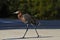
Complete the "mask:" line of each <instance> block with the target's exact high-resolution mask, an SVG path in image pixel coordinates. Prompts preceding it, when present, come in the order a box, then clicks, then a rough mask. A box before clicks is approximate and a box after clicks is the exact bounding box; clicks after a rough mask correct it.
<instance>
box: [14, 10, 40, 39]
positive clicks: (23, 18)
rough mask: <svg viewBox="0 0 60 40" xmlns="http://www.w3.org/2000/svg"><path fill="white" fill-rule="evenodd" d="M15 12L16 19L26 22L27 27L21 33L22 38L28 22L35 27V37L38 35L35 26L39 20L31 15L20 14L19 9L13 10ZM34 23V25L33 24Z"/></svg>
mask: <svg viewBox="0 0 60 40" xmlns="http://www.w3.org/2000/svg"><path fill="white" fill-rule="evenodd" d="M14 13H15V14H18V19H19V20H21V21H22V22H23V23H25V24H27V25H26V26H27V29H26V32H25V33H24V35H23V38H24V37H25V35H26V33H27V31H28V26H29V24H31V25H32V26H33V27H34V28H35V31H36V34H37V37H39V34H38V32H37V30H36V27H37V26H38V25H39V24H40V23H39V22H37V21H36V20H35V19H34V18H33V17H32V16H30V15H29V14H22V12H21V11H19V10H18V11H16V12H14ZM34 25H35V26H34Z"/></svg>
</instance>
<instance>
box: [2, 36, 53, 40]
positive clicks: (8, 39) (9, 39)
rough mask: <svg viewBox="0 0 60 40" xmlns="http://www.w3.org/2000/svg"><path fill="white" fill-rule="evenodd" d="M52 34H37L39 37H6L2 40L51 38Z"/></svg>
mask: <svg viewBox="0 0 60 40" xmlns="http://www.w3.org/2000/svg"><path fill="white" fill-rule="evenodd" d="M51 37H53V36H39V37H24V38H22V37H20V38H7V39H3V40H17V39H31V38H51Z"/></svg>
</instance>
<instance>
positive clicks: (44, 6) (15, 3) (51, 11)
mask: <svg viewBox="0 0 60 40" xmlns="http://www.w3.org/2000/svg"><path fill="white" fill-rule="evenodd" d="M18 9H19V10H21V11H22V12H23V13H24V14H25V13H28V14H30V15H32V16H34V17H35V18H37V19H40V20H57V19H60V0H0V18H11V19H16V18H17V16H16V15H14V14H13V12H14V11H16V10H18Z"/></svg>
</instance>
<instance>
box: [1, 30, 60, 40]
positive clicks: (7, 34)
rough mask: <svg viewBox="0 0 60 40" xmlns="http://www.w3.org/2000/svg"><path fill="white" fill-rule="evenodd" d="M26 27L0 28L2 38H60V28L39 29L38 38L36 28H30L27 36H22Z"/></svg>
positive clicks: (40, 39) (8, 39)
mask: <svg viewBox="0 0 60 40" xmlns="http://www.w3.org/2000/svg"><path fill="white" fill-rule="evenodd" d="M24 32H25V29H14V30H0V40H60V29H38V33H39V35H40V37H39V38H37V35H36V33H35V30H34V29H29V31H28V32H27V34H26V36H25V37H26V38H24V39H23V38H22V36H23V34H24Z"/></svg>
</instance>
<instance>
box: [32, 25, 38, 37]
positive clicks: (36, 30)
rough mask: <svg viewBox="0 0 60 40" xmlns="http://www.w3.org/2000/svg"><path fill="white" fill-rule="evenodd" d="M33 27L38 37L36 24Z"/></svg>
mask: <svg viewBox="0 0 60 40" xmlns="http://www.w3.org/2000/svg"><path fill="white" fill-rule="evenodd" d="M33 27H34V28H35V31H36V34H37V37H39V34H38V32H37V29H36V28H37V26H33Z"/></svg>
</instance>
